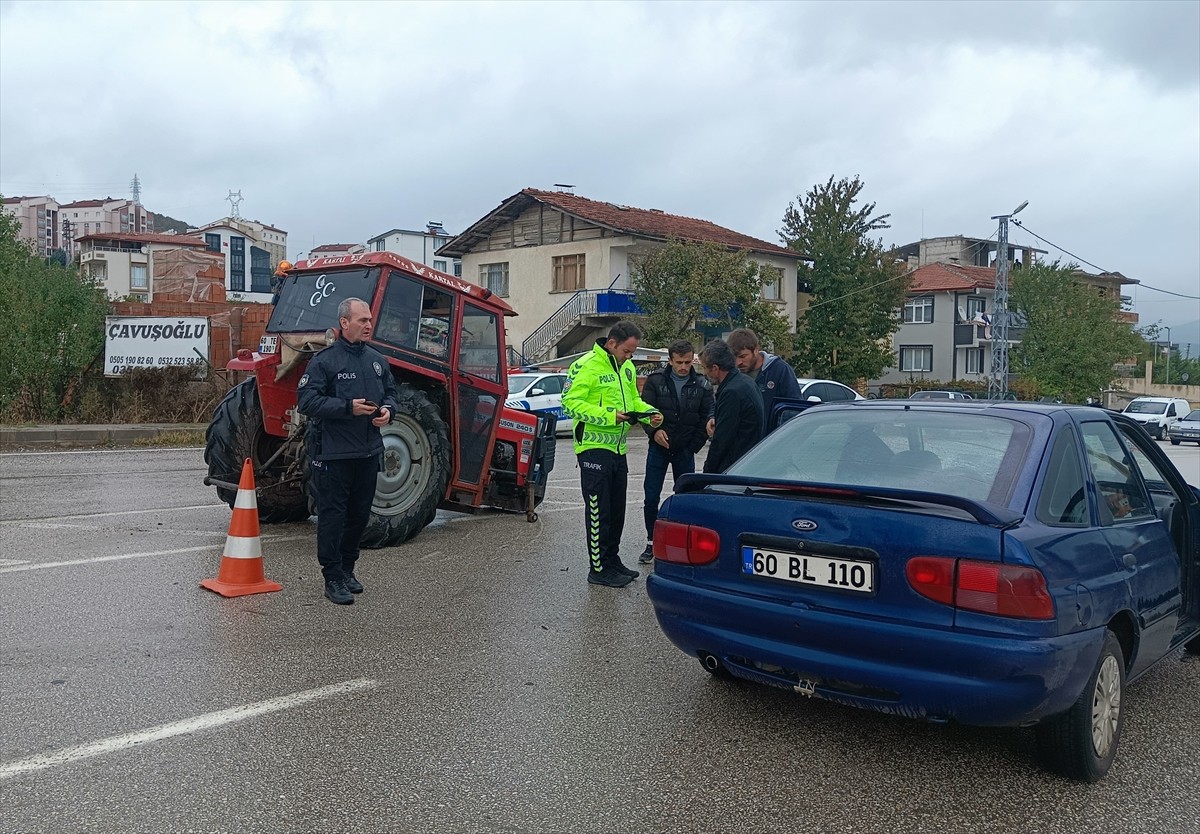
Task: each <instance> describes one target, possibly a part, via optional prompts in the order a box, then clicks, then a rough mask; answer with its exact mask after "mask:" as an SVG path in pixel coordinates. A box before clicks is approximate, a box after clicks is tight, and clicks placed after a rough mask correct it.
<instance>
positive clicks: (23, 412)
mask: <svg viewBox="0 0 1200 834" xmlns="http://www.w3.org/2000/svg"><path fill="white" fill-rule="evenodd" d="M19 231H20V227H19V225H18V223H17V221H16V218H14V217H13V216H12V215H10V214H7V213H5V212H0V298H3V299H4V303H3V304H2V305H0V357H3V361H0V416H5V417H8V418H14V417H15V418H20V419H33V420H47V421H53V420H57V419H58V418H59V416H60V415H61V412H62V408H63V400H64V398H65V397H66V395H67V392H68V391H69V390H71V386H72V385H73V384H74V383H76V382H78V380H79V379H80V377H81V376H82V375H83V373H84V372H85V371H86V370H87V368H88V366H89V365H91V364H92V362H93V360H95V359H96V357H97V356H98V355H99V353H100V351H101V350H103V348H104V317H105V315H106V314H107V311H108V305H107V302H106V300H105V298H104V292H103V290H102V289H100V288H98V287H96V286H94V285H91V284H88V283H85V282H83V281H81V280H80V278H79V275H78V273H77V272H75V271H74V270H71V269H68V268H66V267H64V266H63V265H61V264H60V263H58V262H56V261H55V260H53V259H47V258H44V257H41V256H39V255H37V254H36V253H35V252H34V251H33V249H32V247H31V246H29V244H27V243H26V242H24V241H22V240H21V239H20V238H19V237H18V233H19Z"/></svg>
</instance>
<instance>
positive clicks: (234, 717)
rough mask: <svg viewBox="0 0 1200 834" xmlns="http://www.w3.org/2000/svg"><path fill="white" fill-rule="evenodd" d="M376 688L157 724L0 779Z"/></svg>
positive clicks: (344, 686) (359, 683)
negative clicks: (335, 696)
mask: <svg viewBox="0 0 1200 834" xmlns="http://www.w3.org/2000/svg"><path fill="white" fill-rule="evenodd" d="M376 686H379V681H377V680H371V679H370V678H355V679H354V680H349V681H343V682H342V683H335V684H330V685H329V686H322V687H320V688H318V689H307V690H305V691H303V692H293V693H292V694H291V695H281V696H279V697H278V698H269V699H268V700H266V701H258V702H256V703H253V704H243V705H241V706H238V707H231V708H229V709H223V710H219V711H218V712H209V713H205V714H204V715H197V716H195V717H194V718H185V719H183V720H182V721H172V722H171V723H169V724H159V725H158V726H157V727H151V728H149V729H147V730H138V731H137V732H133V733H126V734H124V735H120V736H112V737H111V738H104V739H100V740H99V741H93V742H91V743H89V744H80V745H76V746H75V747H67V748H64V749H62V750H58V751H56V752H54V753H43V754H41V755H38V756H30V757H29V758H26V759H17V760H16V761H13V762H8V763H7V764H3V765H0V780H4V779H11V778H12V777H14V776H20V775H21V774H24V773H32V772H33V771H35V770H47V769H49V768H52V767H58V766H59V765H64V764H70V763H72V762H77V761H80V760H81V759H90V758H92V757H93V756H103V755H105V754H106V753H115V752H117V751H118V750H124V749H126V748H129V747H134V746H136V745H139V744H147V743H149V742H152V741H162V740H163V739H167V738H173V737H174V736H181V735H186V734H187V733H195V732H199V731H201V730H211V729H212V728H214V727H220V726H222V725H224V724H232V723H234V722H235V721H245V720H246V719H247V718H257V717H258V716H260V715H267V714H268V713H272V712H279V711H280V710H285V709H291V708H292V707H298V706H300V705H302V704H307V703H309V702H311V701H318V700H320V699H322V698H331V697H333V696H334V695H344V694H346V693H349V692H358V691H360V690H363V689H373V688H374V687H376Z"/></svg>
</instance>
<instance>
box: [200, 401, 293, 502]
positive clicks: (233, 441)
mask: <svg viewBox="0 0 1200 834" xmlns="http://www.w3.org/2000/svg"><path fill="white" fill-rule="evenodd" d="M204 441H205V442H204V462H205V463H207V464H208V476H209V477H210V478H216V479H217V480H221V481H226V482H227V483H237V482H238V480H239V478H241V473H242V463H243V462H244V461H245V460H246V458H250V461H251V465H253V466H254V486H255V487H256V492H257V496H256V499H257V503H258V520H259V521H260V522H262V523H263V524H280V523H283V522H288V521H301V520H303V519H306V518H308V516H309V512H308V501H307V499H306V498H305V496H304V488H303V485H302V484H301V482H300V480H299V479H298V478H293V479H292V480H290V481H285V480H284V479H285V476H286V475H287V470H288V465H289V464H290V463H292V462H293V461H292V457H291V456H290V455H289V454H287V453H286V452H285V453H284V454H282V455H280V456H279V457H277V458H276V459H275V460H274V461H272V462H271V466H270V467H269V468H267V469H263V464H264V463H266V461H268V460H269V459H270V458H271V456H272V455H274V454H275V452H276V451H278V450H279V447H280V446H281V445H283V444H284V443H286V442H288V441H287V438H283V437H275V436H274V435H270V434H267V432H266V429H264V428H263V412H262V403H261V402H260V401H259V398H258V386H257V384H256V383H255V380H254V378H253V377H251V378H250V379H247V380H246V381H244V382H242V383H239V384H238V385H235V386H234V387H233V388H231V389H230V390H229V393H227V394H226V395H225V398H224V399H223V400H221V402H220V403H219V404H218V405H217V408H216V411H214V412H213V417H212V422H210V423H209V424H208V430H207V431H206V432H205V435H204ZM217 495H218V496H220V498H221V500H222V501H224V502H225V503H226V504H228V505H229V506H230V507H232V506H233V503H234V501H235V499H236V498H237V491H236V490H232V489H225V488H224V487H217Z"/></svg>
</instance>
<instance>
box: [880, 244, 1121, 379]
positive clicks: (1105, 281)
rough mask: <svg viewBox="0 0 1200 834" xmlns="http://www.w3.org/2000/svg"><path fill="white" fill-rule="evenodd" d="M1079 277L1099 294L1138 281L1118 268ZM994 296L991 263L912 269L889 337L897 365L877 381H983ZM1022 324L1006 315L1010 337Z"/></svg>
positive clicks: (1017, 266) (988, 356)
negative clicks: (896, 323)
mask: <svg viewBox="0 0 1200 834" xmlns="http://www.w3.org/2000/svg"><path fill="white" fill-rule="evenodd" d="M1022 268H1023V267H1022V261H1017V262H1016V264H1014V270H1013V272H1012V273H1011V274H1010V279H1009V280H1010V282H1011V281H1012V280H1013V279H1014V278H1015V277H1016V276H1018V275H1019V273H1020V270H1021V269H1022ZM1075 274H1076V276H1077V277H1078V279H1079V281H1081V282H1082V283H1084V284H1087V285H1089V286H1092V287H1095V288H1096V290H1097V292H1099V293H1100V294H1101V295H1109V296H1113V295H1115V296H1116V297H1120V298H1122V299H1123V298H1124V296H1121V295H1120V292H1121V287H1122V286H1124V285H1126V284H1136V283H1138V282H1137V281H1136V280H1135V279H1132V278H1126V277H1125V276H1124V275H1121V274H1120V273H1119V272H1111V273H1110V272H1106V273H1101V274H1098V275H1096V274H1091V273H1087V272H1084V271H1082V270H1077V271H1076V273H1075ZM995 298H996V269H995V267H994V266H975V265H965V264H962V263H957V262H932V263H928V264H926V265H924V266H921V267H919V268H917V269H916V270H915V271H914V272H913V273H912V283H911V284H910V285H909V291H908V297H907V299H906V300H905V302H904V308H903V309H902V310H901V311H900V318H901V324H900V328H899V329H898V330H897V331H896V333H895V334H894V335H893V337H892V347H893V350H894V351H895V356H896V365H895V367H893V368H890V369H888V370H887V372H886V373H884V375H883V376H882V377H880V378H879V379H878V380H875V382H877V383H884V384H886V383H900V382H908V381H909V380H918V381H920V380H923V379H925V380H937V381H940V382H954V381H958V380H968V381H973V382H986V381H987V379H988V377H989V375H990V374H991V370H992V364H991V358H992V356H991V351H992V328H991V323H992V313H993V310H994V307H995ZM1118 317H1119V318H1120V320H1121V321H1125V322H1128V323H1130V324H1136V323H1137V314H1136V313H1132V312H1129V311H1126V310H1122V311H1121V312H1119V313H1118ZM1023 334H1024V328H1023V327H1022V326H1021V322H1020V321H1019V320H1015V319H1010V320H1009V326H1008V342H1009V344H1010V346H1011V345H1014V344H1016V343H1018V342H1020V341H1021V337H1022V335H1023Z"/></svg>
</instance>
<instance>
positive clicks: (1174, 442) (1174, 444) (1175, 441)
mask: <svg viewBox="0 0 1200 834" xmlns="http://www.w3.org/2000/svg"><path fill="white" fill-rule="evenodd" d="M1171 445H1172V446H1178V445H1179V441H1178V440H1176V439H1175V438H1173V437H1172V438H1171Z"/></svg>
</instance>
